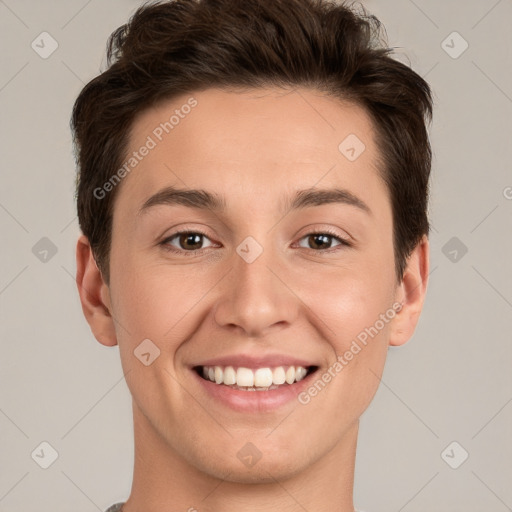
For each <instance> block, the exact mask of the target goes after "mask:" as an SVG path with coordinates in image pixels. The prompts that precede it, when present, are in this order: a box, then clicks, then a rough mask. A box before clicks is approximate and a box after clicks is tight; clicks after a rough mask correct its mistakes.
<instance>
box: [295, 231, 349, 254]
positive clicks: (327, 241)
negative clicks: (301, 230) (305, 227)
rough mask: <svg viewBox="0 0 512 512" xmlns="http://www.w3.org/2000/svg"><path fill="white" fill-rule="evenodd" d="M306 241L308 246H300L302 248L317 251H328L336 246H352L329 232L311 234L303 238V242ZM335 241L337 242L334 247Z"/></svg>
mask: <svg viewBox="0 0 512 512" xmlns="http://www.w3.org/2000/svg"><path fill="white" fill-rule="evenodd" d="M302 240H305V241H306V245H302V244H299V245H300V247H304V248H305V249H312V250H315V251H318V252H320V251H326V250H328V249H331V248H334V247H336V246H340V245H342V246H350V245H351V244H350V243H349V242H348V241H347V240H345V239H343V238H341V237H339V236H336V235H335V234H333V233H328V232H325V233H324V232H318V233H309V234H308V235H306V236H304V237H302V238H301V241H302ZM333 241H336V242H337V243H335V244H334V245H333Z"/></svg>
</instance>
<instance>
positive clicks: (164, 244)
mask: <svg viewBox="0 0 512 512" xmlns="http://www.w3.org/2000/svg"><path fill="white" fill-rule="evenodd" d="M180 235H201V236H203V237H205V238H208V239H209V236H208V235H207V234H206V233H203V232H202V231H200V230H188V231H187V230H185V231H177V232H176V233H173V234H172V235H170V236H168V237H167V238H165V240H162V241H161V242H160V243H159V244H158V245H160V246H162V247H163V248H164V249H165V250H166V251H169V252H172V253H174V254H179V255H184V256H197V255H198V254H199V253H200V252H201V251H203V250H204V248H203V249H196V250H190V251H186V250H184V249H176V248H175V247H172V246H171V245H169V242H170V241H171V240H173V239H174V238H176V237H179V236H180ZM311 235H327V236H328V237H330V238H334V239H336V240H337V241H338V242H340V245H339V246H335V247H331V248H329V249H318V250H317V249H311V248H307V249H308V250H310V251H313V252H316V253H332V252H334V251H337V250H339V249H337V248H339V247H340V246H344V247H352V246H353V244H352V242H349V241H348V240H346V239H345V238H341V237H339V236H338V235H337V234H336V233H334V232H333V231H331V230H330V229H322V230H318V231H311V232H309V233H307V234H305V235H304V236H302V237H300V239H299V240H302V239H303V238H306V237H308V236H311Z"/></svg>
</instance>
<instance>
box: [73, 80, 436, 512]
mask: <svg viewBox="0 0 512 512" xmlns="http://www.w3.org/2000/svg"><path fill="white" fill-rule="evenodd" d="M191 96H193V97H194V98H195V99H196V100H197V101H198V105H197V106H196V107H195V108H194V109H192V111H191V112H190V114H188V115H187V116H186V117H185V118H184V119H182V120H180V123H179V125H178V126H176V127H175V128H174V129H173V131H172V132H171V133H170V134H168V135H165V136H164V138H163V140H162V141H161V142H159V143H158V144H157V146H156V147H155V148H154V149H152V150H151V151H150V153H149V154H148V155H147V156H146V157H145V158H144V159H143V160H142V161H141V162H140V163H139V164H138V165H137V167H136V168H135V169H134V170H133V171H132V172H131V173H130V174H128V175H127V176H126V177H125V178H124V179H123V181H122V183H121V184H120V185H119V187H120V189H119V190H117V193H118V196H117V198H116V201H115V205H114V218H113V234H112V248H111V255H110V282H109V284H108V285H107V284H106V283H105V282H104V280H103V278H102V276H101V273H100V272H99V270H98V268H97V266H96V264H95V261H94V258H93V256H92V253H91V249H90V246H89V243H88V241H87V239H86V238H85V237H84V236H82V237H81V238H80V239H79V241H78V245H77V269H78V270H77V283H78V288H79V292H80V297H81V302H82V306H83V311H84V314H85V317H86V319H87V321H88V322H89V324H90V327H91V330H92V332H93V333H94V335H95V337H96V339H97V340H98V341H99V342H100V343H102V344H104V345H107V346H113V345H116V344H118V345H119V350H120V355H121V359H122V365H123V370H124V372H125V374H126V382H127V384H128V387H129V389H130V392H131V394H132V397H133V417H134V430H135V468H134V477H133V485H132V491H131V495H130V497H129V499H128V501H127V503H126V504H125V506H124V509H123V510H124V512H142V511H144V512H157V511H161V510H173V511H174V510H176V511H187V510H190V511H192V510H194V509H196V510H198V511H201V512H203V511H208V512H219V511H222V512H234V511H237V512H244V511H251V512H257V511H266V512H269V511H274V510H276V511H280V512H283V511H284V512H295V511H297V512H298V511H303V510H308V511H310V512H324V511H325V512H332V511H333V510H336V511H340V512H352V510H353V502H352V488H353V478H354V464H355V451H356V444H357V433H358V425H359V418H360V416H361V414H362V413H363V412H364V410H365V409H366V408H367V407H368V405H369V403H370V402H371V400H372V398H373V396H374V394H375V392H376V390H377V387H378V385H379V378H380V376H381V375H382V372H383V368H384V363H385V359H386V354H387V348H388V346H389V345H395V346H396V345H401V344H403V343H405V342H406V341H407V340H408V339H409V338H410V337H411V336H412V334H413V332H414V330H415V327H416V324H417V322H418V318H419V315H420V312H421V309H422V306H423V302H424V297H425V293H426V287H427V279H428V268H429V260H428V240H427V238H426V237H424V238H423V240H422V241H421V242H420V243H419V244H418V246H417V247H416V248H415V250H414V251H413V252H412V254H411V256H410V257H409V259H408V263H407V268H406V271H405V274H404V278H403V280H402V281H401V282H400V283H398V282H397V281H396V276H395V272H394V253H393V244H392V229H393V226H392V212H391V205H390V200H389V194H388V191H387V189H386V186H385V184H384V182H383V181H382V179H381V178H380V176H379V174H378V171H377V162H378V157H379V149H378V147H377V146H376V144H375V141H374V130H373V126H372V122H371V120H370V118H369V116H368V115H367V114H366V112H365V111H364V110H363V109H362V108H361V107H359V106H357V105H354V104H350V103H343V102H341V101H340V100H338V99H334V98H332V97H328V96H326V95H323V94H321V93H320V92H318V91H314V90H307V89H296V90H288V91H283V90H277V89H257V90H246V91H220V90H215V89H209V90H206V91H202V92H197V93H194V94H186V95H183V96H181V97H179V98H174V99H173V100H172V101H167V102H166V103H162V104H160V105H158V106H157V107H155V108H153V109H151V110H147V111H144V112H143V113H142V114H140V115H139V117H138V118H137V119H136V120H135V122H134V125H133V130H132V134H131V139H130V148H131V150H136V149H137V148H139V147H140V146H141V145H143V144H144V142H145V141H146V139H147V136H148V135H150V134H151V133H152V132H153V130H154V129H155V127H156V126H158V125H159V124H160V123H161V122H163V121H164V120H166V119H168V118H169V116H170V115H171V114H172V112H173V111H174V109H176V108H179V107H180V106H181V105H183V104H184V103H186V101H187V100H188V98H190V97H191ZM349 134H356V135H357V137H358V138H359V139H360V140H361V141H363V143H364V144H365V146H366V149H365V151H364V152H363V153H362V154H361V155H360V156H359V157H358V158H357V159H356V160H355V161H353V162H350V161H349V160H348V159H347V158H346V157H345V156H344V155H343V154H342V153H341V152H340V151H339V150H338V146H339V144H340V142H341V141H343V140H344V139H345V137H347V136H348V135H349ZM170 185H172V186H175V187H178V188H200V189H204V190H207V191H209V192H212V193H216V194H219V195H223V196H224V198H225V203H226V209H225V211H224V212H213V211H212V210H201V209H197V208H190V207H186V206H183V205H168V204H167V205H166V204H163V205H162V204H161V205H157V206H153V207H151V208H148V209H147V210H145V211H144V212H143V213H140V212H139V210H140V208H141V206H142V205H143V204H144V203H145V202H146V201H147V199H148V198H149V197H151V196H152V195H153V194H155V193H156V192H158V191H159V190H161V189H163V188H165V187H168V186H170ZM312 187H315V188H332V187H341V188H344V189H347V190H349V191H350V192H351V193H352V194H354V195H355V196H357V197H358V198H360V199H361V200H362V201H364V202H365V203H366V204H367V205H368V207H369V208H370V210H371V214H368V213H366V212H364V211H363V210H360V209H358V208H357V207H355V206H353V205H349V204H343V203H332V204H324V205H321V206H310V207H307V208H305V209H302V210H296V211H288V212H287V211H286V210H282V208H283V205H284V202H283V201H284V199H283V198H286V197H289V196H292V195H293V194H294V193H295V191H296V190H299V189H309V188H312ZM329 228H330V229H331V230H334V231H335V236H336V237H340V238H344V239H347V240H349V241H351V242H352V243H353V245H352V246H351V247H347V246H344V245H340V242H339V241H338V240H337V239H336V238H334V237H333V238H328V239H327V240H322V239H321V240H320V241H318V240H317V241H316V243H317V244H319V245H316V246H315V240H313V241H311V238H310V237H308V236H307V235H309V234H310V233H311V232H313V231H316V230H318V231H319V232H320V233H322V232H325V229H329ZM182 229H187V230H189V231H192V232H197V231H198V230H199V231H203V232H204V233H205V234H206V237H205V238H203V239H202V245H201V240H200V241H199V243H198V245H196V246H194V245H192V247H198V248H199V249H198V251H197V252H196V254H195V255H194V256H187V255H184V254H183V253H185V252H187V248H188V247H190V245H186V243H187V242H186V241H185V245H183V243H182V244H181V245H180V243H179V237H175V238H174V239H172V241H169V240H168V241H167V246H169V245H171V246H172V247H173V248H175V249H177V250H180V249H181V251H182V254H175V253H172V252H169V251H167V250H165V248H164V246H163V245H162V244H160V243H161V242H162V241H164V240H166V239H168V238H169V236H171V235H173V234H174V233H176V232H177V231H179V230H182ZM248 236H251V237H253V238H254V239H255V240H256V241H257V242H258V243H259V244H260V245H261V247H262V248H263V252H262V254H261V255H260V256H259V257H258V258H257V259H256V260H255V261H254V262H252V263H250V264H249V263H247V262H246V261H245V260H244V259H242V258H241V257H240V256H239V255H238V253H237V252H236V248H237V246H238V245H239V244H240V243H241V242H242V241H243V240H244V239H245V238H246V237H248ZM189 244H190V242H189ZM322 244H323V245H322ZM326 251H331V252H326ZM188 252H189V253H190V249H188ZM394 302H400V303H402V309H401V310H400V312H399V313H397V314H396V315H395V316H394V318H393V319H392V320H391V321H389V322H388V323H387V324H386V325H385V327H384V328H383V329H381V330H380V331H379V333H378V335H376V336H375V337H374V338H373V339H370V341H369V342H368V345H367V346H366V347H364V349H363V350H361V351H360V352H359V353H358V354H357V355H355V356H354V358H353V359H352V360H351V361H350V362H349V364H347V365H346V366H345V367H344V368H343V370H342V371H341V372H339V373H338V374H336V377H335V378H333V379H332V380H331V382H329V384H328V385H327V386H325V388H324V389H323V390H322V391H321V392H319V393H318V394H317V396H315V397H313V398H312V399H311V401H310V402H309V403H307V404H305V405H304V404H301V403H299V402H298V401H295V400H292V401H291V402H290V403H287V404H285V405H284V406H282V407H280V408H279V409H278V410H275V411H271V412H260V413H258V412H254V413H240V412H237V411H234V410H232V409H231V408H228V407H226V406H222V405H219V404H218V403H217V402H215V401H213V400H211V399H209V398H208V395H207V394H206V393H205V391H204V390H203V389H202V387H201V386H200V385H198V382H197V379H196V378H195V377H194V375H193V374H192V372H191V370H190V367H191V365H193V364H194V363H198V362H201V361H204V360H206V359H209V358H213V357H217V356H224V355H230V354H235V353H237V354H238V353H244V354H247V353H251V354H266V353H275V352H279V353H281V354H287V355H292V356H297V357H301V358H303V359H306V360H311V361H314V364H317V365H318V366H319V367H320V368H319V370H318V375H321V374H322V373H324V372H325V371H327V369H328V368H329V367H332V365H333V363H334V362H335V361H336V356H337V355H342V354H344V353H345V351H346V350H348V348H349V347H350V345H351V343H352V341H353V340H354V339H355V338H356V337H357V335H358V334H359V333H360V332H361V331H363V330H364V329H365V328H367V327H370V326H372V325H374V324H375V322H376V320H378V319H379V315H380V314H382V313H385V312H386V311H388V310H390V308H392V304H393V303H394ZM147 338H148V339H150V340H152V342H153V343H154V344H155V345H156V346H158V348H159V349H160V356H159V357H158V358H157V359H155V361H154V362H153V363H152V364H151V365H149V366H145V365H144V364H141V362H140V360H139V359H138V358H137V357H135V356H134V350H135V349H136V347H137V346H138V345H139V344H140V343H141V341H142V340H144V339H147ZM247 442H251V443H252V444H253V445H255V446H256V447H257V449H258V450H259V451H260V452H261V454H262V457H261V459H260V460H259V461H258V462H257V463H256V464H255V465H254V466H253V467H246V466H245V465H244V464H242V463H241V461H240V459H239V458H238V457H237V452H238V451H239V450H240V449H241V448H242V447H243V446H244V445H245V444H246V443H247Z"/></svg>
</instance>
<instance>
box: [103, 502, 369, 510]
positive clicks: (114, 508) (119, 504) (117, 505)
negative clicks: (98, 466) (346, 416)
mask: <svg viewBox="0 0 512 512" xmlns="http://www.w3.org/2000/svg"><path fill="white" fill-rule="evenodd" d="M123 505H124V502H121V503H116V504H115V505H112V506H111V507H108V508H107V510H105V512H120V510H121V507H122V506H123ZM354 512H363V511H362V510H355V511H354Z"/></svg>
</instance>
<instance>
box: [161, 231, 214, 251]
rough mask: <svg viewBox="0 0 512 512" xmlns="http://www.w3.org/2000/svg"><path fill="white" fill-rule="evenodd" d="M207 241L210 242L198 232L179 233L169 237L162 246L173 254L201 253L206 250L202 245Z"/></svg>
mask: <svg viewBox="0 0 512 512" xmlns="http://www.w3.org/2000/svg"><path fill="white" fill-rule="evenodd" d="M205 239H206V240H209V238H208V237H207V236H206V235H205V234H204V233H200V232H197V231H180V232H179V233H175V234H174V235H171V236H169V237H167V238H166V239H165V240H164V241H163V242H162V243H161V245H163V246H164V247H165V248H166V249H168V250H170V251H172V252H192V251H200V250H201V249H204V247H202V245H203V244H204V240H205ZM176 242H177V244H176ZM210 243H211V242H210ZM211 245H213V244H211Z"/></svg>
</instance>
